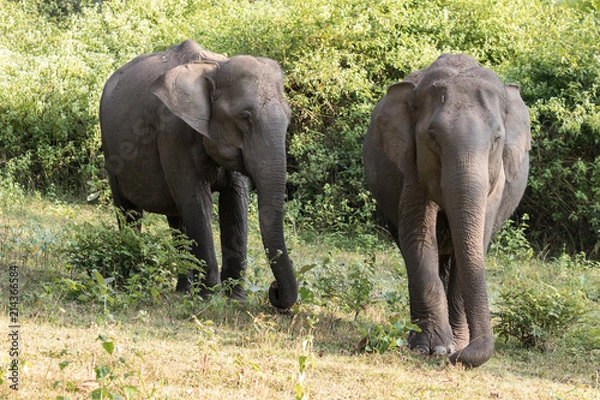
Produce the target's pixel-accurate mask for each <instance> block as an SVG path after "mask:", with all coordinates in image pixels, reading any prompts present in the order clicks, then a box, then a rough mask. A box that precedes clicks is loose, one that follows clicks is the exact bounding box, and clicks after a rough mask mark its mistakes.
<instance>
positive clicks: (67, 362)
mask: <svg viewBox="0 0 600 400" xmlns="http://www.w3.org/2000/svg"><path fill="white" fill-rule="evenodd" d="M69 364H71V361H63V362H61V363H59V364H58V368H60V370H61V371H62V370H63V369H65V368H67V366H69Z"/></svg>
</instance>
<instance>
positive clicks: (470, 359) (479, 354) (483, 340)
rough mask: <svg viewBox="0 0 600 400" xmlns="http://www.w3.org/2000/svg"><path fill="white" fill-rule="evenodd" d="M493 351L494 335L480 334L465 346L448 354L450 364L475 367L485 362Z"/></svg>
mask: <svg viewBox="0 0 600 400" xmlns="http://www.w3.org/2000/svg"><path fill="white" fill-rule="evenodd" d="M493 353H494V337H493V336H492V335H491V334H489V335H482V336H481V337H479V339H477V340H473V341H471V342H470V343H469V345H468V346H467V347H465V348H464V349H462V350H459V351H457V352H455V353H453V354H452V355H450V363H452V365H457V364H460V365H463V366H465V367H466V368H477V367H479V366H480V365H482V364H484V363H486V362H487V361H488V360H489V359H490V358H492V354H493Z"/></svg>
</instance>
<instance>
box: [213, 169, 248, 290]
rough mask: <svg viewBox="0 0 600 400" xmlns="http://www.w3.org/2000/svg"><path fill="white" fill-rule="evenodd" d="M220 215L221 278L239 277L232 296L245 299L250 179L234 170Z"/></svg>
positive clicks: (221, 201)
mask: <svg viewBox="0 0 600 400" xmlns="http://www.w3.org/2000/svg"><path fill="white" fill-rule="evenodd" d="M219 219H220V226H221V252H222V254H223V267H222V270H221V281H222V282H223V283H225V282H227V280H229V279H231V280H234V281H237V282H238V283H237V284H235V286H233V287H232V288H231V292H230V293H229V296H230V297H231V298H232V299H236V300H240V301H244V300H245V298H246V293H245V291H244V287H243V285H242V284H241V279H242V273H243V271H244V270H245V268H246V251H247V248H248V183H247V180H246V178H245V177H243V176H242V175H241V174H239V173H231V174H230V179H228V182H227V184H226V185H225V186H224V187H222V188H221V189H220V194H219Z"/></svg>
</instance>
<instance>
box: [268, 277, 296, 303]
mask: <svg viewBox="0 0 600 400" xmlns="http://www.w3.org/2000/svg"><path fill="white" fill-rule="evenodd" d="M297 297H298V286H297V285H296V284H294V287H292V288H287V289H286V290H279V288H278V287H277V282H276V281H273V283H271V286H270V287H269V301H270V302H271V304H272V305H273V306H274V307H277V308H279V309H281V310H288V309H290V308H292V306H293V305H294V304H296V300H297Z"/></svg>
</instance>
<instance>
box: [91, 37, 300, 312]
mask: <svg viewBox="0 0 600 400" xmlns="http://www.w3.org/2000/svg"><path fill="white" fill-rule="evenodd" d="M289 119H290V108H289V106H288V104H287V102H286V100H285V98H284V93H283V75H282V72H281V68H280V67H279V65H278V64H277V63H275V62H274V61H273V60H270V59H265V58H255V57H250V56H236V57H232V58H230V59H228V58H226V57H224V56H222V55H219V54H215V53H211V52H209V51H206V50H204V49H202V48H201V47H200V46H199V45H198V44H197V43H195V42H193V41H190V40H188V41H185V42H183V43H181V44H179V45H176V46H173V47H171V48H169V49H167V50H166V51H164V52H163V53H156V54H144V55H141V56H139V57H137V58H135V59H134V60H132V61H130V62H129V63H127V64H126V65H124V66H123V67H121V68H120V69H119V70H117V71H116V72H115V73H114V74H113V75H112V76H111V77H110V78H109V80H108V82H107V83H106V86H105V88H104V92H103V94H102V99H101V102H100V124H101V130H102V147H103V149H104V154H105V157H106V168H107V170H108V175H109V181H110V186H111V189H112V193H113V199H114V203H115V205H116V206H117V207H120V208H121V209H123V210H125V211H127V212H128V215H129V219H130V220H137V219H139V217H140V216H141V215H142V212H143V210H146V211H149V212H154V213H159V214H164V215H166V216H167V219H168V221H169V224H170V226H171V227H173V228H178V229H180V230H181V231H183V232H185V233H186V234H187V236H188V237H190V238H191V239H193V240H194V241H195V242H196V245H194V246H193V248H192V250H191V251H192V253H193V254H194V255H195V256H196V257H197V258H198V259H199V260H203V261H204V262H205V263H206V265H205V278H204V281H203V282H202V283H203V284H204V285H206V287H209V288H210V287H213V286H214V285H216V284H218V283H219V282H220V281H224V280H225V279H227V278H232V279H240V277H241V273H242V271H243V269H244V268H245V262H246V251H247V213H248V204H247V203H248V199H247V182H246V181H247V180H246V178H245V176H249V177H250V178H251V179H252V180H253V182H254V184H255V186H256V190H257V195H258V208H259V220H260V228H261V234H262V239H263V244H264V247H265V249H266V251H267V256H268V259H269V261H270V265H271V268H272V270H273V274H274V276H275V282H273V284H272V285H271V287H270V290H269V298H270V301H271V303H272V304H273V305H274V306H275V307H278V308H281V309H287V308H289V307H291V306H292V305H293V304H294V303H295V301H296V298H297V292H298V290H297V283H296V279H295V276H294V270H293V267H292V264H291V262H290V259H289V257H288V252H287V249H286V245H285V241H284V233H283V203H284V194H285V180H286V154H285V136H286V130H287V126H288V123H289ZM214 191H219V192H220V196H219V214H220V215H219V216H220V226H221V247H222V249H221V250H222V255H223V266H222V271H221V273H220V274H219V268H218V265H217V258H216V255H215V249H214V244H213V238H212V231H211V215H212V193H213V192H214ZM131 211H134V212H133V213H132V212H131ZM191 275H192V274H190V276H185V275H182V276H180V277H179V281H178V284H177V290H179V291H188V290H189V289H190V287H191V282H190V281H193V280H194V278H193V276H191ZM231 296H232V297H233V298H236V299H242V300H243V299H244V298H245V293H244V290H243V288H242V287H241V286H238V287H236V288H234V290H233V292H232V294H231Z"/></svg>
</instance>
